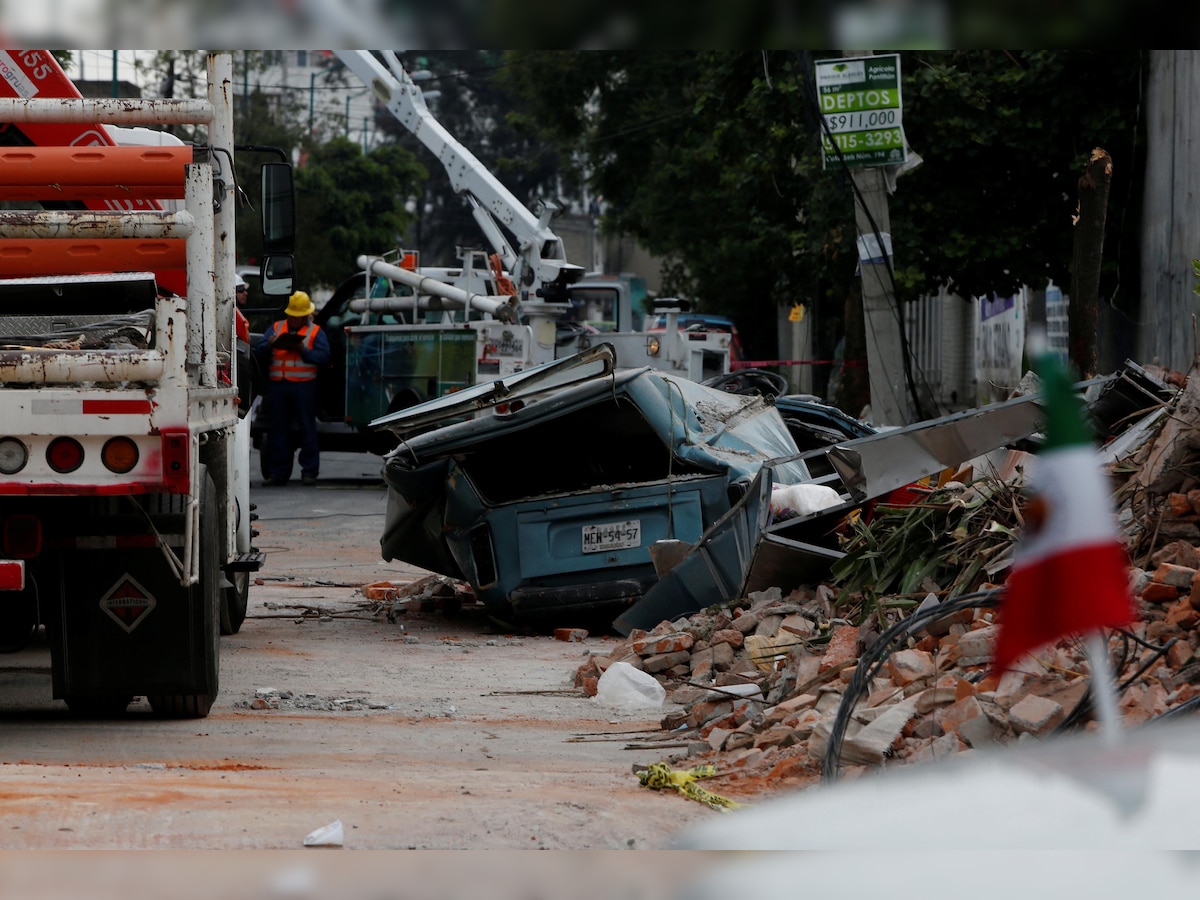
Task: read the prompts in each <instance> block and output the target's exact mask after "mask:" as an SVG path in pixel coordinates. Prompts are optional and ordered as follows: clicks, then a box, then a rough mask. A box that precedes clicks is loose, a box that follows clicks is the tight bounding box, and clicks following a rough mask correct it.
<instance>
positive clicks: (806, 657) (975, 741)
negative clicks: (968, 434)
mask: <svg viewBox="0 0 1200 900" xmlns="http://www.w3.org/2000/svg"><path fill="white" fill-rule="evenodd" d="M1194 381H1196V379H1189V383H1188V385H1187V387H1186V388H1185V390H1184V391H1183V392H1181V394H1180V396H1179V398H1178V402H1177V403H1175V404H1173V406H1172V408H1171V410H1170V412H1171V415H1169V416H1164V417H1161V418H1160V419H1159V423H1158V424H1157V425H1156V427H1155V430H1154V432H1153V434H1152V435H1151V436H1150V437H1148V438H1147V439H1146V440H1145V441H1144V442H1143V443H1141V444H1140V445H1139V446H1138V447H1137V449H1135V450H1132V451H1130V453H1129V454H1128V455H1126V456H1124V457H1122V458H1120V459H1117V460H1114V461H1110V462H1108V463H1107V469H1108V472H1109V474H1110V476H1111V479H1112V483H1113V485H1114V501H1115V505H1116V506H1117V509H1118V513H1119V515H1118V522H1119V523H1120V526H1121V529H1122V538H1123V540H1124V542H1125V544H1126V547H1127V549H1128V551H1129V556H1130V559H1131V560H1132V562H1133V567H1132V570H1131V589H1132V591H1133V593H1134V596H1135V597H1136V598H1137V600H1138V604H1139V608H1140V613H1141V615H1140V620H1139V622H1138V623H1137V624H1136V625H1135V626H1133V627H1131V628H1129V629H1127V630H1121V631H1115V632H1111V633H1110V634H1109V651H1110V659H1111V660H1112V671H1113V674H1114V676H1115V678H1116V687H1117V692H1118V705H1119V710H1120V713H1121V715H1122V718H1123V723H1124V725H1125V726H1126V727H1137V726H1140V725H1143V724H1146V723H1149V722H1152V721H1155V720H1159V719H1161V718H1164V717H1174V716H1177V715H1182V714H1186V713H1188V712H1190V711H1192V710H1194V709H1196V708H1200V656H1198V655H1197V648H1198V647H1200V633H1198V632H1197V625H1200V575H1198V574H1197V573H1198V571H1200V550H1198V545H1200V465H1198V464H1200V459H1198V458H1197V454H1198V453H1200V402H1197V399H1198V398H1200V385H1193V384H1192V382H1194ZM1032 465H1036V459H1035V458H1032V457H1029V456H1028V455H1027V454H1024V453H1022V452H1020V451H1010V452H1009V454H1008V458H1007V460H1006V462H1005V465H1004V466H1003V467H1001V468H1002V470H1003V471H1002V477H999V478H997V477H996V476H997V474H998V473H997V472H995V471H993V472H991V473H989V474H988V475H987V476H985V477H981V478H973V477H972V476H971V474H970V473H969V472H962V473H958V475H956V476H955V477H956V479H960V480H955V481H951V482H949V483H947V484H945V485H944V487H943V488H940V489H938V490H934V491H931V492H930V493H929V495H928V497H927V498H925V499H923V500H921V501H919V502H917V503H915V504H913V505H912V506H909V507H902V508H901V507H897V508H891V509H882V508H881V509H877V510H874V511H872V512H873V513H874V515H873V516H872V518H871V520H870V521H869V522H866V523H858V524H856V525H855V526H854V527H853V528H850V529H848V530H847V534H846V536H845V549H846V551H847V553H846V556H845V557H844V558H843V559H842V560H840V561H839V562H838V563H837V564H836V565H835V567H834V570H833V573H832V574H831V576H830V578H829V579H828V581H827V582H826V583H824V584H820V585H815V586H811V587H803V588H800V589H797V590H795V591H792V592H791V593H789V594H787V595H785V594H784V593H783V592H782V591H780V590H779V589H778V588H772V589H770V590H764V591H759V592H756V593H752V594H750V595H748V596H745V597H741V598H738V599H736V600H733V601H731V602H728V603H725V604H720V605H717V606H712V607H709V608H708V609H705V610H703V611H700V612H696V613H694V614H692V615H690V616H686V617H682V618H679V619H676V620H674V621H664V622H662V623H660V624H659V625H657V626H656V627H654V628H653V629H651V630H649V631H640V630H635V631H634V632H632V633H631V634H630V635H629V636H628V637H627V638H625V639H624V640H623V641H621V642H620V643H619V644H618V645H617V646H616V647H615V648H614V649H612V650H611V651H606V653H605V655H592V656H591V657H590V658H589V659H588V660H587V661H586V662H585V663H584V664H583V665H582V666H580V668H579V669H578V671H577V673H576V677H575V683H576V686H577V687H579V688H581V689H582V690H583V691H584V692H586V693H587V694H588V695H590V696H594V695H595V694H596V690H597V684H598V682H599V679H600V677H601V675H602V674H603V673H604V672H605V671H606V669H607V668H608V667H609V666H611V665H612V664H613V663H615V662H626V663H629V664H631V665H633V666H635V667H636V668H639V669H641V670H642V671H644V672H647V673H650V674H652V675H654V677H655V678H656V679H657V680H658V681H659V682H660V683H661V684H662V685H663V687H664V688H666V690H667V702H668V704H672V707H671V708H672V711H671V712H670V713H668V714H667V715H666V716H665V717H664V718H663V720H662V722H661V729H662V732H663V734H662V735H661V737H662V738H663V739H664V740H663V743H664V747H668V746H669V747H676V748H679V747H686V749H685V750H682V751H681V752H679V753H677V755H676V756H674V757H666V758H667V759H668V760H669V761H670V763H671V764H672V765H686V766H695V765H697V764H701V763H704V764H713V765H715V767H716V770H717V773H718V774H717V776H716V777H715V778H713V779H711V782H712V785H713V789H714V790H716V791H719V792H721V793H725V794H730V795H735V796H736V795H743V796H750V795H759V796H761V795H762V794H764V793H770V792H772V791H774V790H786V789H794V788H796V787H797V786H803V785H806V784H809V783H812V782H815V781H817V780H818V779H821V778H824V779H826V780H833V779H836V778H838V777H852V776H855V775H859V774H862V773H864V772H867V771H870V770H872V769H874V768H881V767H882V768H888V767H894V766H898V765H906V764H910V763H917V762H923V761H926V760H931V759H935V758H939V757H944V756H948V755H951V754H956V753H962V752H966V751H970V750H971V749H973V748H980V747H986V746H988V745H994V744H1000V743H1007V742H1012V741H1018V740H1028V739H1036V738H1043V737H1047V736H1050V735H1052V734H1055V733H1058V732H1063V731H1066V730H1068V729H1076V728H1085V729H1087V728H1093V727H1096V726H1095V722H1094V721H1093V718H1092V714H1091V706H1090V689H1089V685H1090V675H1089V668H1088V665H1087V662H1086V658H1085V654H1084V652H1083V648H1082V645H1081V644H1080V642H1078V641H1077V640H1074V639H1067V640H1063V641H1060V642H1058V643H1057V644H1055V645H1051V646H1046V647H1043V648H1041V649H1040V650H1038V651H1036V652H1035V653H1033V654H1030V655H1028V656H1026V657H1025V658H1024V659H1023V660H1022V661H1021V663H1020V664H1019V665H1018V666H1017V667H1016V669H1015V670H1011V671H1009V672H1007V673H1005V674H1004V675H1003V676H1002V677H999V678H998V677H996V676H995V675H994V674H992V673H991V672H990V671H989V669H990V663H991V659H992V652H993V648H994V642H995V637H996V634H997V624H996V622H997V607H998V606H999V604H1000V602H1001V598H1002V584H1003V578H1004V575H1005V572H1006V570H1007V568H1008V565H1009V563H1010V561H1011V551H1012V548H1013V546H1014V544H1015V541H1016V540H1017V538H1018V536H1019V533H1020V527H1021V524H1022V521H1021V509H1020V505H1019V503H1018V502H1017V501H1018V494H1019V491H1020V488H1021V485H1022V484H1023V478H1024V470H1025V469H1026V468H1027V467H1029V466H1032ZM1192 473H1198V474H1192ZM668 740H669V741H670V743H669V744H668V743H667V741H668Z"/></svg>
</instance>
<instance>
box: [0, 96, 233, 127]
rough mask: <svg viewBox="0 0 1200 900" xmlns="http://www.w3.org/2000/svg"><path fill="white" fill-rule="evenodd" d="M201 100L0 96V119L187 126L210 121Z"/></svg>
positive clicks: (208, 110)
mask: <svg viewBox="0 0 1200 900" xmlns="http://www.w3.org/2000/svg"><path fill="white" fill-rule="evenodd" d="M212 117H213V108H212V104H211V103H206V102H205V101H203V100H163V99H154V100H138V99H132V98H121V99H111V98H110V99H81V98H66V97H55V98H24V99H18V98H13V97H0V122H88V123H93V124H94V123H96V122H106V123H107V122H111V123H112V124H114V125H187V124H192V123H201V122H209V121H211V120H212Z"/></svg>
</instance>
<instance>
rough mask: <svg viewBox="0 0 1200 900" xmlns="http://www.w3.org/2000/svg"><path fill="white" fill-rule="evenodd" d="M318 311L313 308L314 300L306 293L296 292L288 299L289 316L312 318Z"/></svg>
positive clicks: (287, 311)
mask: <svg viewBox="0 0 1200 900" xmlns="http://www.w3.org/2000/svg"><path fill="white" fill-rule="evenodd" d="M315 309H316V307H315V306H313V302H312V300H310V299H309V296H308V294H306V293H304V291H296V293H294V294H292V296H291V297H290V298H289V299H288V305H287V309H286V310H285V313H286V314H287V315H289V316H311V315H312V314H313V311H314V310H315Z"/></svg>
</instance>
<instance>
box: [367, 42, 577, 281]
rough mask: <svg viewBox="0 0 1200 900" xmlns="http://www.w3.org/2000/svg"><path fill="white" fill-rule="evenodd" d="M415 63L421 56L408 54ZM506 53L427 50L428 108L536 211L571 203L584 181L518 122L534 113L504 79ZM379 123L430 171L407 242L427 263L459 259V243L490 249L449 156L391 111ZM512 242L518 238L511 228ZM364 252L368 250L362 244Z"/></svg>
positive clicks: (423, 66)
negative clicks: (541, 205) (542, 204)
mask: <svg viewBox="0 0 1200 900" xmlns="http://www.w3.org/2000/svg"><path fill="white" fill-rule="evenodd" d="M405 62H406V64H408V65H409V66H411V67H413V68H416V58H415V57H413V58H406V59H405ZM501 65H502V60H501V57H500V55H499V54H498V53H496V52H493V51H482V50H462V51H451V50H429V51H422V53H421V56H420V68H421V69H424V70H427V71H429V72H430V73H432V76H433V77H432V78H431V79H430V80H428V81H423V82H421V85H420V86H421V88H422V90H424V91H425V92H426V93H427V95H428V94H430V93H432V92H434V91H436V92H437V93H438V95H439V96H437V97H436V99H431V100H429V101H428V102H429V107H430V109H431V111H432V112H433V113H434V115H435V116H436V117H437V120H438V122H439V124H441V125H442V127H444V128H445V129H446V130H447V131H448V132H450V134H451V135H453V136H454V138H455V139H456V140H457V141H458V142H459V143H460V144H462V145H463V146H464V147H466V148H467V149H468V150H469V151H470V152H471V153H472V154H474V155H475V156H476V157H477V158H478V159H479V161H480V162H481V163H482V164H483V166H484V167H485V168H486V169H487V170H488V171H489V172H491V173H492V174H493V175H495V176H496V177H497V178H499V179H500V181H501V182H502V183H503V184H504V186H505V187H507V188H508V190H509V191H511V192H512V194H513V196H514V197H516V198H517V200H518V201H520V202H521V203H522V204H524V205H525V206H526V207H528V208H529V209H530V210H536V207H537V204H538V202H539V201H540V200H547V201H552V202H555V203H556V204H557V205H558V206H560V207H563V208H565V207H566V206H567V205H568V203H567V202H566V200H564V199H562V196H563V194H564V193H565V194H571V193H572V192H576V193H577V186H578V181H577V179H573V178H572V176H571V173H570V171H564V169H563V167H562V166H561V165H560V161H559V158H558V155H557V154H556V152H555V148H554V147H553V146H552V145H550V144H547V143H546V142H545V141H543V140H542V139H541V136H540V135H539V134H531V133H530V132H529V131H527V130H520V129H518V128H517V127H515V126H514V125H513V123H514V122H518V123H519V122H522V121H525V120H527V118H528V117H529V111H528V109H527V107H526V105H525V103H524V102H523V100H522V98H521V97H520V96H519V95H517V94H516V93H514V92H513V91H512V90H511V89H510V88H509V87H508V86H507V84H506V82H505V81H503V80H502V79H500V78H498V77H497V72H498V71H500V68H499V67H501ZM376 126H377V128H378V129H379V130H380V131H381V132H383V133H385V134H387V135H389V139H390V140H392V141H394V142H395V143H397V144H399V145H400V146H401V147H404V148H405V149H407V150H409V151H411V152H412V154H413V155H414V156H415V157H416V159H417V160H418V161H420V162H421V163H422V164H423V165H424V166H425V168H426V169H427V170H428V172H429V177H428V179H427V180H426V181H425V182H424V183H423V184H422V185H421V186H420V187H419V188H417V189H416V191H415V195H416V196H415V201H416V202H415V206H416V210H417V216H416V218H415V219H414V220H413V222H412V226H411V228H410V230H409V231H408V232H407V233H406V234H404V235H402V239H403V242H404V244H405V246H407V247H412V248H416V249H417V250H419V251H420V253H421V260H422V262H423V263H425V264H428V265H456V264H457V263H458V256H457V253H456V250H457V248H459V247H483V248H485V249H487V250H489V251H490V250H491V249H492V248H491V246H490V245H489V244H488V243H487V242H486V240H485V236H484V234H483V233H482V232H481V231H480V228H479V225H478V224H477V223H476V221H475V218H474V216H473V215H472V212H471V206H470V205H469V204H468V203H467V201H466V200H465V199H464V198H463V197H461V196H459V195H458V194H456V193H455V191H454V187H453V185H452V183H451V181H450V178H449V176H448V175H447V173H446V171H445V166H444V164H443V162H442V161H441V160H439V159H437V158H436V157H435V156H434V155H433V154H432V153H431V152H430V151H429V150H428V149H427V148H426V147H425V145H424V144H422V143H421V142H420V141H419V140H418V139H417V138H416V137H415V136H413V135H412V134H411V133H410V132H409V131H408V130H407V129H406V128H404V127H403V126H402V125H401V124H400V123H399V122H397V121H396V120H395V118H393V117H392V116H391V114H390V113H388V112H386V111H385V110H381V111H380V113H379V115H378V117H377V119H376ZM508 237H509V240H510V241H515V239H514V237H513V236H512V235H511V234H510V235H509V236H508ZM360 252H362V251H361V250H360Z"/></svg>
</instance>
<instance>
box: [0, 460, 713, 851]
mask: <svg viewBox="0 0 1200 900" xmlns="http://www.w3.org/2000/svg"><path fill="white" fill-rule="evenodd" d="M364 464H368V463H367V462H366V461H364ZM273 490H274V491H275V493H271V490H257V489H256V496H255V498H254V499H255V500H256V502H257V503H258V506H259V510H258V511H259V514H260V517H261V518H260V521H259V522H258V523H257V527H258V528H259V529H260V532H261V534H260V536H259V539H258V541H257V543H258V545H259V546H260V547H261V548H262V549H264V550H265V551H266V552H267V554H268V557H267V558H268V565H267V566H266V567H265V568H264V569H263V571H262V572H261V573H259V581H258V582H257V583H256V584H255V585H254V586H253V587H252V589H251V593H250V614H249V616H248V618H247V620H246V622H245V624H244V625H243V627H242V629H241V631H240V632H239V633H238V634H236V635H231V636H227V637H225V638H223V639H222V646H221V653H222V656H221V694H220V696H219V698H218V700H217V702H216V704H215V706H214V707H213V710H212V712H211V713H210V715H209V716H208V717H207V718H205V719H198V720H175V721H170V720H160V719H156V718H154V717H153V716H152V715H151V712H150V709H149V707H148V705H146V703H145V701H144V700H143V699H141V698H138V699H137V700H135V702H134V704H133V705H132V706H131V707H130V709H129V711H128V714H127V715H126V716H125V717H124V718H120V719H112V720H104V721H81V720H78V719H75V718H73V717H72V716H71V715H70V714H69V713H68V712H67V710H66V707H65V705H63V704H62V703H61V702H60V701H56V700H53V699H52V697H51V696H50V678H49V655H48V651H47V650H46V647H45V643H44V639H42V640H38V641H35V643H34V644H33V645H32V646H30V647H29V648H28V649H26V650H23V651H21V652H19V653H16V654H10V655H7V656H4V657H0V761H2V764H0V835H3V839H2V840H0V849H9V850H24V849H41V850H57V849H83V848H86V849H99V850H125V849H144V848H162V849H173V850H198V849H203V850H233V849H272V850H289V849H291V850H301V849H302V848H303V846H304V840H305V837H306V836H307V835H309V834H310V833H312V832H314V831H315V830H317V829H319V828H322V827H323V826H326V825H330V824H331V823H334V822H335V821H336V822H340V823H341V826H342V834H343V838H342V842H341V846H342V847H343V848H345V849H394V850H404V849H472V850H500V849H503V850H508V849H559V850H592V849H653V848H657V847H661V846H663V845H664V844H665V843H666V841H667V840H668V839H669V838H670V836H671V835H673V834H675V833H676V832H678V831H680V830H681V829H684V828H686V827H688V826H689V825H690V824H693V823H697V822H700V821H703V820H706V819H708V818H710V817H712V816H717V815H722V813H721V812H718V811H715V810H713V809H710V808H708V807H706V806H703V805H701V804H699V803H696V802H694V801H692V800H689V799H686V798H684V797H683V796H681V795H679V794H675V793H663V792H655V791H652V790H649V789H647V788H644V787H642V786H641V785H640V784H639V782H638V780H637V778H636V776H635V775H634V774H633V771H632V769H633V767H634V766H635V765H641V766H644V765H646V764H649V763H652V762H656V761H658V760H660V759H662V758H664V757H665V756H666V754H667V753H669V752H671V751H670V750H667V749H665V745H663V746H662V747H660V746H659V745H658V744H653V743H651V742H654V741H657V742H660V743H661V742H662V741H663V738H664V735H663V734H662V732H661V730H660V728H659V722H660V720H661V718H662V716H663V715H664V714H665V713H666V712H667V711H669V709H670V707H662V708H660V709H656V710H644V711H634V712H626V711H620V710H615V709H612V708H609V707H603V706H600V705H598V704H597V703H596V701H594V700H592V699H589V698H587V697H585V696H584V695H583V694H582V692H580V691H579V690H577V689H575V688H574V684H573V680H574V673H575V671H576V669H577V668H578V667H579V665H580V664H581V663H582V662H583V661H584V658H585V656H586V654H589V653H593V652H599V653H606V652H608V650H607V649H605V647H606V644H608V645H609V647H610V648H611V641H613V640H615V638H613V637H604V636H595V635H592V636H589V637H588V638H587V639H586V640H584V641H582V642H576V643H568V642H565V641H561V640H556V639H555V638H554V637H553V636H550V635H537V634H513V633H503V632H502V631H500V630H498V629H497V628H496V627H495V625H494V624H493V623H492V622H491V621H490V620H489V619H488V618H487V616H485V615H482V614H481V613H480V612H479V611H478V609H477V608H476V609H472V608H468V609H467V610H465V611H464V612H463V613H461V614H459V615H457V616H454V617H448V616H446V615H444V614H443V613H442V612H439V611H436V610H435V611H420V610H416V609H414V610H411V611H407V612H403V613H401V614H400V615H398V616H397V618H396V621H395V622H389V621H388V619H387V616H386V614H385V611H384V609H383V608H382V607H381V605H380V604H372V602H371V601H369V600H367V599H366V597H365V596H364V593H363V590H362V585H364V584H369V583H373V582H377V581H382V580H389V581H392V582H393V583H396V584H402V583H404V582H406V581H408V580H412V579H416V578H421V577H423V576H425V575H427V573H424V572H420V571H418V570H412V569H407V570H406V569H404V568H403V567H399V566H396V565H393V564H389V563H384V562H382V561H381V560H380V559H379V556H378V535H379V529H380V527H381V525H382V519H383V508H384V503H385V495H384V492H383V489H382V486H381V485H380V484H379V483H377V482H373V481H371V480H369V479H368V480H365V481H363V480H359V479H355V478H347V479H344V480H343V481H336V480H331V481H328V482H323V483H322V485H321V486H319V487H318V488H316V489H313V488H299V487H295V488H292V487H286V488H276V489H273ZM260 495H261V496H260ZM304 852H306V853H309V852H312V851H304ZM317 852H322V851H317Z"/></svg>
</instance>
